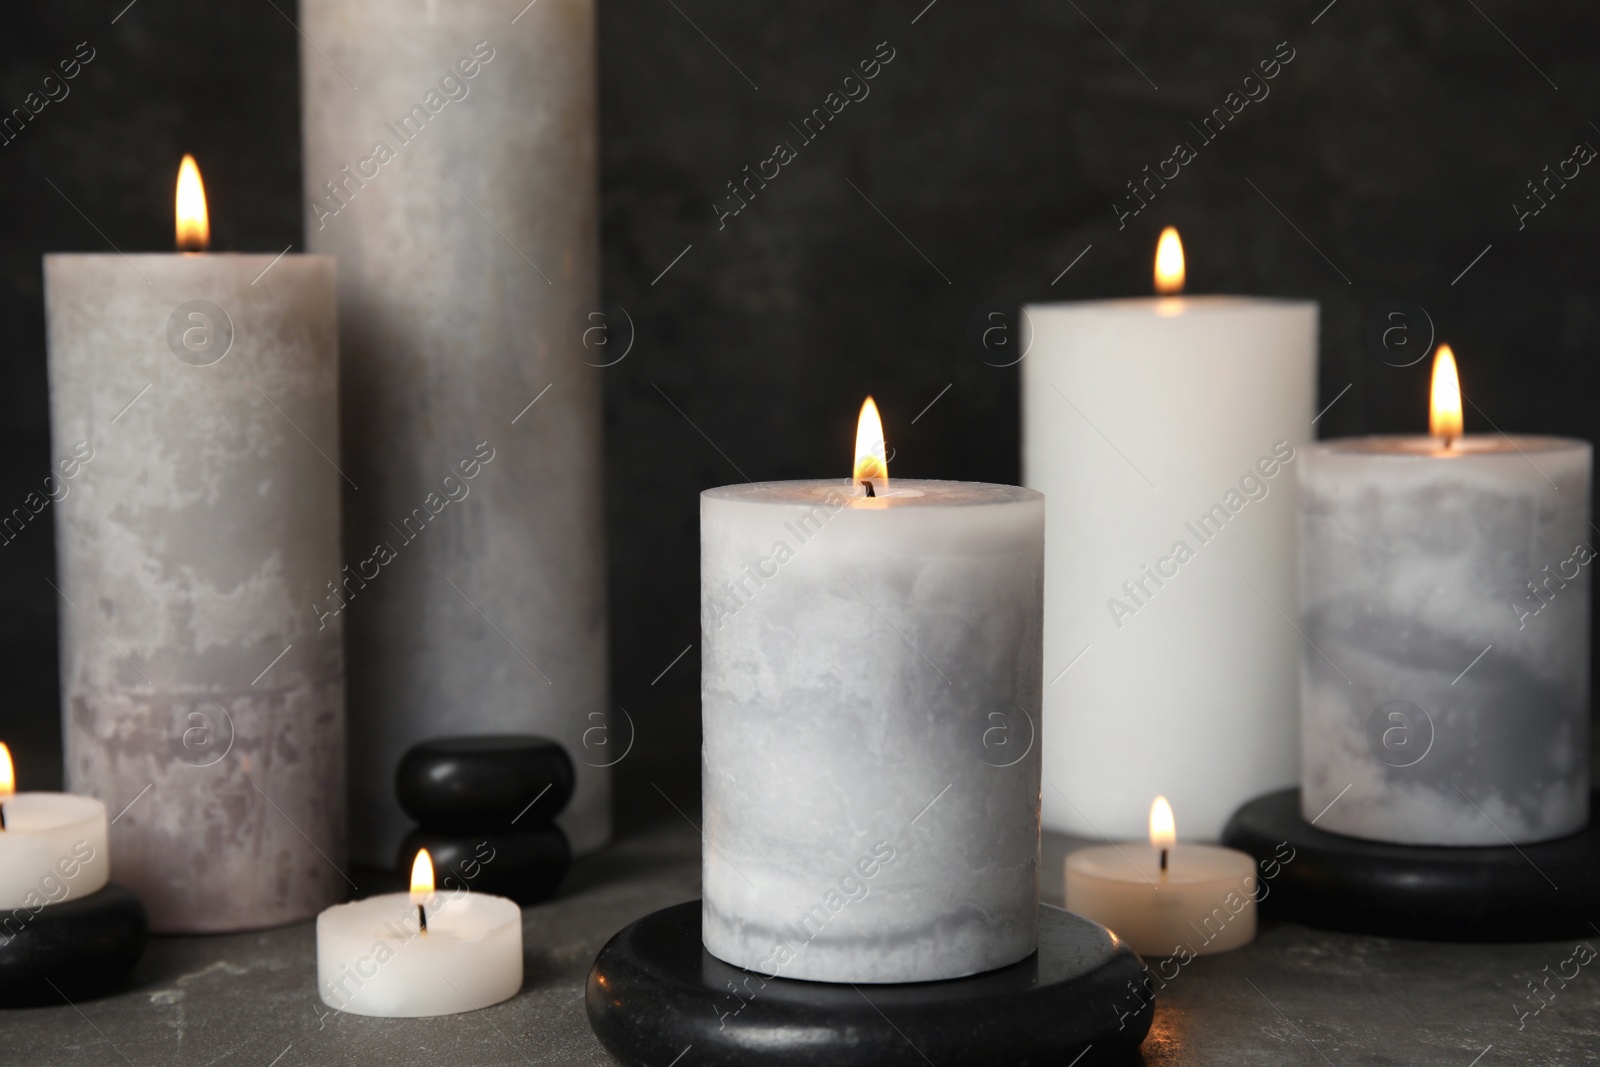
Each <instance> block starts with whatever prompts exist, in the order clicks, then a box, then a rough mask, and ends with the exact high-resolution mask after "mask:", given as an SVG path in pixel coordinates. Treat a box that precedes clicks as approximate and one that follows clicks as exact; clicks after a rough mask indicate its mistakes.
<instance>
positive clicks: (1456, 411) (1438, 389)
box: [1428, 345, 1463, 451]
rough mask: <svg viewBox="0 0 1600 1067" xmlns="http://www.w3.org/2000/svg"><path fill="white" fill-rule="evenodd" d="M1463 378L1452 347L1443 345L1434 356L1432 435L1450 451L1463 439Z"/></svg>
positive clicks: (1431, 394)
mask: <svg viewBox="0 0 1600 1067" xmlns="http://www.w3.org/2000/svg"><path fill="white" fill-rule="evenodd" d="M1462 428H1463V424H1462V420H1461V378H1460V376H1459V375H1458V374H1457V373H1456V356H1455V353H1454V352H1452V351H1450V346H1449V345H1440V346H1439V349H1438V351H1437V352H1435V353H1434V356H1433V387H1432V389H1431V390H1430V396H1429V403H1428V432H1429V433H1430V434H1432V435H1433V436H1434V437H1439V438H1442V439H1443V440H1444V447H1445V450H1446V451H1449V450H1450V449H1451V448H1453V447H1454V446H1455V443H1456V439H1457V438H1458V437H1460V436H1461V432H1462Z"/></svg>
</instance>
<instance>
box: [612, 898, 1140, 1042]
mask: <svg viewBox="0 0 1600 1067" xmlns="http://www.w3.org/2000/svg"><path fill="white" fill-rule="evenodd" d="M1143 977H1144V971H1143V964H1141V963H1140V962H1139V957H1138V956H1137V955H1135V954H1134V952H1133V950H1132V949H1130V948H1128V946H1127V945H1126V944H1124V943H1122V942H1120V941H1118V940H1116V939H1115V938H1113V937H1112V935H1111V934H1110V933H1109V932H1108V931H1107V930H1106V928H1105V927H1103V926H1101V925H1099V924H1098V923H1094V922H1090V921H1089V920H1088V919H1084V918H1081V917H1079V916H1076V915H1072V914H1069V913H1068V912H1065V911H1062V910H1061V909H1060V908H1054V907H1051V906H1049V905H1041V906H1040V908H1039V951H1038V952H1037V953H1035V954H1034V955H1032V956H1029V957H1028V958H1027V959H1024V960H1022V961H1021V962H1020V963H1015V964H1012V965H1011V966H1009V967H1002V968H1000V969H999V970H994V971H988V972H986V973H984V974H979V975H974V976H972V977H970V978H956V979H951V980H948V981H942V982H914V983H904V984H883V985H871V986H867V987H865V988H859V987H857V986H855V985H851V984H849V983H842V984H841V983H832V982H806V981H799V980H796V979H789V978H778V977H767V976H765V975H762V974H758V973H756V972H755V971H747V970H743V969H741V968H739V967H734V966H732V965H730V964H727V963H723V962H722V961H721V960H719V959H717V958H716V957H714V956H712V955H711V954H710V953H708V952H706V951H705V949H704V947H703V946H702V944H701V931H700V901H698V900H695V901H691V902H689V903H687V904H679V905H676V906H674V907H671V908H665V909H663V910H661V911H658V912H655V913H654V914H651V915H647V916H645V917H644V918H643V919H640V920H639V921H637V922H635V923H632V924H631V925H629V926H626V927H624V928H623V929H622V930H621V931H620V932H619V933H617V934H616V936H614V937H613V938H612V939H611V940H610V941H608V942H607V943H606V946H605V948H603V949H601V950H600V955H599V956H598V957H597V958H596V959H595V963H594V968H593V970H591V971H590V973H589V986H588V996H587V1002H588V1013H589V1026H590V1027H591V1028H592V1029H593V1030H594V1032H595V1036H596V1037H598V1038H599V1039H600V1043H601V1044H603V1045H605V1047H606V1048H607V1049H609V1050H610V1051H611V1052H612V1053H613V1054H614V1055H616V1056H617V1057H618V1058H620V1059H621V1060H623V1061H624V1062H627V1063H670V1062H672V1061H673V1058H674V1057H676V1056H679V1055H680V1054H681V1053H682V1052H683V1050H684V1048H685V1046H689V1045H693V1046H694V1062H695V1063H697V1064H709V1065H719V1064H728V1065H743V1064H748V1063H751V1062H754V1061H755V1060H757V1059H759V1060H760V1062H762V1063H764V1064H770V1065H773V1067H802V1065H814V1064H827V1065H829V1067H842V1065H849V1064H872V1065H874V1067H878V1065H898V1064H907V1065H915V1067H923V1065H925V1064H927V1063H929V1062H932V1063H937V1064H939V1065H940V1067H959V1065H963V1064H973V1065H979V1064H982V1065H988V1064H995V1063H1044V1062H1047V1061H1048V1062H1061V1063H1072V1064H1074V1065H1075V1067H1090V1065H1092V1064H1101V1063H1126V1062H1127V1061H1128V1059H1129V1058H1130V1056H1131V1055H1132V1053H1133V1052H1134V1050H1136V1049H1137V1048H1138V1047H1139V1044H1140V1043H1141V1042H1142V1041H1143V1040H1144V1037H1145V1034H1146V1033H1148V1032H1149V1029H1150V1023H1151V1021H1152V1019H1153V1018H1154V1016H1155V1001H1154V997H1153V995H1148V994H1147V995H1144V996H1135V995H1133V994H1131V993H1130V992H1129V990H1130V988H1139V987H1140V982H1141V980H1142V979H1143ZM1074 1057H1078V1058H1076V1059H1074Z"/></svg>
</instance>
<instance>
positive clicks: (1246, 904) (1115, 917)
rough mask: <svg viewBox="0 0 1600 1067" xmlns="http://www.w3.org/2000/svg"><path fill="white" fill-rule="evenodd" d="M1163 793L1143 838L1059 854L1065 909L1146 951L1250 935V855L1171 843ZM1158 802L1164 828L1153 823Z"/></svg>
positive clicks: (1200, 946) (1253, 890)
mask: <svg viewBox="0 0 1600 1067" xmlns="http://www.w3.org/2000/svg"><path fill="white" fill-rule="evenodd" d="M1166 805H1167V801H1166V798H1164V797H1157V798H1156V803H1155V805H1154V806H1152V809H1151V815H1150V821H1151V832H1150V837H1151V841H1150V844H1149V845H1144V844H1142V843H1140V844H1134V843H1128V844H1124V845H1097V846H1094V847H1091V848H1084V849H1079V850H1078V851H1076V852H1073V853H1070V854H1069V855H1068V856H1067V901H1066V903H1067V910H1068V911H1073V912H1077V913H1078V914H1079V915H1082V916H1084V917H1086V918H1090V919H1093V920H1094V921H1095V922H1098V923H1100V924H1101V925H1103V926H1105V927H1107V928H1108V929H1110V930H1111V932H1112V933H1114V934H1116V935H1117V936H1118V937H1120V938H1122V939H1123V940H1124V941H1126V942H1128V944H1130V945H1132V946H1133V949H1134V951H1135V952H1138V953H1139V954H1140V955H1142V956H1146V957H1168V956H1178V957H1185V956H1190V957H1192V956H1209V955H1211V954H1212V953H1216V952H1228V951H1230V950H1232V949H1236V948H1241V947H1243V946H1244V945H1248V944H1249V943H1250V942H1251V941H1253V940H1255V936H1256V900H1257V895H1258V894H1257V880H1256V868H1255V861H1254V860H1253V859H1251V857H1249V856H1247V855H1245V854H1244V853H1243V852H1236V851H1235V850H1233V849H1231V848H1219V847H1217V846H1215V845H1179V844H1178V843H1177V835H1176V833H1175V832H1174V831H1173V828H1172V810H1171V808H1170V807H1167V806H1166ZM1163 809H1165V810H1164V815H1165V819H1166V822H1165V825H1164V832H1162V828H1161V827H1160V826H1158V822H1159V820H1160V819H1161V817H1162V814H1163Z"/></svg>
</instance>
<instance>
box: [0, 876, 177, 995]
mask: <svg viewBox="0 0 1600 1067" xmlns="http://www.w3.org/2000/svg"><path fill="white" fill-rule="evenodd" d="M149 933H150V923H149V919H148V918H147V917H146V915H145V910H144V905H143V904H141V903H140V902H139V898H138V897H137V896H135V895H134V893H133V891H132V890H131V889H129V888H127V887H126V886H121V885H117V884H116V883H115V882H112V883H110V884H108V885H107V886H106V887H105V888H104V889H100V890H98V891H96V892H93V893H90V894H89V895H88V896H84V897H78V898H76V899H71V900H66V901H63V902H62V903H60V904H51V905H48V906H46V907H44V908H41V909H40V910H39V911H37V912H31V913H30V912H29V911H28V909H27V908H17V909H14V910H11V911H7V912H5V913H4V914H3V915H0V1006H4V1007H24V1006H30V1005H39V1004H57V1005H59V1004H62V1003H64V1002H71V1001H75V1000H83V999H85V998H87V997H95V996H99V995H100V994H102V993H108V992H110V991H112V990H113V989H116V988H117V987H118V986H120V985H121V984H122V982H123V980H124V979H125V978H126V977H127V974H128V972H129V971H131V970H132V969H133V965H134V964H136V963H138V962H139V957H140V956H142V955H144V949H145V944H146V943H147V942H148V941H149Z"/></svg>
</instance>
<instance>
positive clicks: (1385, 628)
mask: <svg viewBox="0 0 1600 1067" xmlns="http://www.w3.org/2000/svg"><path fill="white" fill-rule="evenodd" d="M1590 460H1591V447H1590V445H1589V443H1588V442H1586V441H1573V440H1567V439H1562V438H1554V437H1514V438H1513V437H1495V436H1489V435H1484V436H1469V437H1464V438H1458V439H1457V440H1456V441H1455V443H1454V445H1453V446H1451V447H1450V448H1448V449H1445V448H1442V447H1441V445H1440V442H1439V441H1438V440H1437V439H1435V438H1429V437H1366V438H1351V439H1349V440H1342V441H1332V442H1327V443H1324V444H1319V445H1315V446H1312V447H1310V448H1308V449H1306V451H1305V457H1304V460H1303V462H1302V466H1301V472H1300V473H1301V507H1302V512H1301V519H1302V521H1301V532H1302V539H1301V611H1302V622H1301V629H1302V630H1303V631H1304V634H1305V639H1306V641H1305V647H1304V649H1303V654H1302V666H1303V669H1302V673H1301V739H1302V746H1303V747H1302V759H1301V770H1302V779H1301V786H1302V794H1303V814H1304V815H1305V817H1306V818H1307V819H1308V820H1309V819H1316V820H1317V826H1318V828H1320V829H1324V830H1331V831H1333V832H1335V833H1342V834H1349V835H1351V836H1353V837H1363V838H1368V839H1371V840H1378V841H1393V842H1400V843H1405V844H1419V845H1504V844H1505V843H1506V842H1507V841H1508V840H1509V841H1512V842H1516V843H1525V842H1530V841H1544V840H1548V839H1550V838H1555V837H1561V836H1562V835H1564V834H1570V833H1573V832H1574V831H1576V830H1578V829H1580V828H1582V827H1583V826H1584V825H1585V824H1586V823H1587V822H1588V818H1589V808H1588V806H1589V758H1588V757H1589V570H1590V566H1589V565H1590V563H1591V561H1592V560H1593V559H1594V550H1593V547H1592V545H1593V541H1592V530H1591V528H1590V526H1589V522H1588V520H1589V468H1590Z"/></svg>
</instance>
